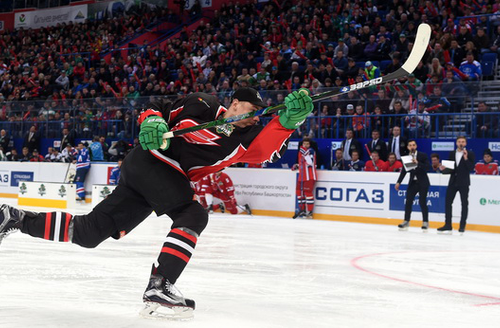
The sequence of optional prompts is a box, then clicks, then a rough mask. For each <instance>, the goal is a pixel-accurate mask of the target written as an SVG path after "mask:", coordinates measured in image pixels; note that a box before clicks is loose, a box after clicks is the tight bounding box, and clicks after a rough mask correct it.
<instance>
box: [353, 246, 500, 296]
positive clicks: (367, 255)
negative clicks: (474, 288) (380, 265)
mask: <svg viewBox="0 0 500 328" xmlns="http://www.w3.org/2000/svg"><path fill="white" fill-rule="evenodd" d="M401 253H402V252H388V253H374V254H366V255H361V256H358V257H355V258H353V259H352V260H351V265H352V266H353V267H355V268H356V269H358V270H361V271H363V272H366V273H370V274H373V275H375V276H379V277H382V278H386V279H390V280H394V281H399V282H404V283H407V284H412V285H417V286H421V287H426V288H433V289H437V290H442V291H445V292H449V293H456V294H463V295H469V296H475V297H481V298H488V299H491V300H496V301H500V297H494V296H488V295H482V294H477V293H469V292H463V291H460V290H454V289H449V288H444V287H439V286H432V285H427V284H422V283H419V282H415V281H410V280H405V279H401V278H396V277H391V276H387V275H385V274H381V273H377V272H374V271H370V270H368V269H365V268H363V267H362V266H361V265H359V264H358V261H359V260H361V259H365V258H367V257H374V256H379V255H389V254H401ZM405 253H407V252H405ZM488 305H500V302H495V303H484V304H474V306H488Z"/></svg>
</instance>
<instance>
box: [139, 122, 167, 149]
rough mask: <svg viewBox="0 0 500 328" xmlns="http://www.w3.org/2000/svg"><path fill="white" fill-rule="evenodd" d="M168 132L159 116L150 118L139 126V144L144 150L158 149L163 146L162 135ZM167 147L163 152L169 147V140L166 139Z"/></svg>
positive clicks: (165, 123)
mask: <svg viewBox="0 0 500 328" xmlns="http://www.w3.org/2000/svg"><path fill="white" fill-rule="evenodd" d="M166 132H168V125H167V122H165V120H164V119H163V117H160V116H150V117H148V118H146V119H145V120H144V122H142V124H141V131H140V132H139V142H140V144H141V146H142V149H144V150H155V149H159V148H160V146H162V144H163V142H164V141H163V134H164V133H166ZM166 142H167V145H166V147H165V148H162V149H163V150H165V149H167V148H168V146H170V139H166Z"/></svg>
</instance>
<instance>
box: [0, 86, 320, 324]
mask: <svg viewBox="0 0 500 328" xmlns="http://www.w3.org/2000/svg"><path fill="white" fill-rule="evenodd" d="M264 106H265V104H264V102H263V101H262V98H261V97H260V95H259V94H258V93H257V91H256V90H254V89H249V88H240V89H238V90H236V91H235V92H234V94H233V96H232V98H231V102H230V106H229V107H228V108H227V109H226V108H224V107H222V106H221V105H220V104H219V102H218V100H217V98H216V97H215V96H212V95H208V94H203V93H194V94H190V95H188V96H186V97H184V98H181V99H178V100H176V101H175V102H174V103H173V104H172V103H170V102H168V101H166V100H160V101H155V102H153V103H151V104H149V106H147V107H146V109H145V110H143V111H142V113H141V115H140V118H139V123H140V133H139V141H140V144H141V147H135V148H133V149H132V151H131V152H130V153H129V154H128V155H127V157H126V158H125V160H124V161H123V165H122V167H121V177H120V181H119V183H118V186H117V187H116V189H115V190H114V191H113V193H111V195H109V196H108V197H107V198H106V199H104V200H103V201H102V202H100V203H99V204H98V205H97V206H96V207H95V208H94V209H93V211H92V212H90V213H88V214H86V215H74V216H73V215H71V214H69V213H65V212H51V213H34V212H28V211H22V210H18V209H15V208H13V207H10V206H8V205H2V207H0V239H2V238H3V237H5V235H6V234H7V233H9V232H11V231H13V230H15V229H20V230H21V232H23V233H27V234H30V235H31V236H34V237H39V238H44V239H47V240H54V241H66V242H73V243H75V244H78V245H81V246H83V247H89V248H93V247H96V246H97V245H99V244H100V243H101V242H103V241H104V240H106V239H107V238H109V237H113V238H115V239H118V238H121V237H124V236H125V235H126V234H128V233H129V232H130V231H131V230H132V229H134V228H135V227H136V226H137V225H138V224H140V223H141V222H142V221H143V220H144V219H146V218H147V217H148V216H149V215H150V214H151V213H152V212H153V210H154V211H155V213H156V214H157V215H162V214H167V215H168V216H169V217H170V218H171V219H172V221H173V224H172V230H171V231H170V232H169V233H168V235H167V238H166V240H165V243H164V244H163V246H162V248H161V253H160V255H159V257H158V266H155V265H153V269H152V273H151V277H150V280H149V284H148V286H147V288H146V291H145V292H144V294H143V300H144V302H145V303H146V306H145V308H144V310H143V311H142V312H141V314H142V315H143V316H147V317H151V316H160V317H167V318H171V319H182V318H189V317H192V313H193V310H194V307H195V303H194V301H193V300H190V299H186V298H184V297H183V296H182V294H181V293H180V292H179V291H178V290H177V288H176V287H175V282H176V281H177V279H178V278H179V276H180V275H181V273H182V271H183V270H184V268H185V267H186V265H187V263H188V262H189V260H190V258H191V256H192V254H193V252H194V248H195V246H196V242H197V240H198V238H199V236H200V234H201V232H202V231H203V230H204V229H205V227H206V225H207V223H208V214H207V213H206V211H205V209H204V208H203V207H202V206H201V205H200V204H199V203H198V202H196V201H195V200H193V190H192V189H191V184H190V180H191V181H197V180H200V179H201V178H202V177H204V176H206V175H208V174H210V173H214V172H217V171H220V170H221V169H222V168H224V167H227V166H230V165H231V164H233V163H238V162H246V163H260V162H265V161H276V160H278V159H279V158H280V157H281V154H282V153H283V152H284V151H285V150H286V145H287V140H288V139H289V137H290V135H291V134H292V133H293V132H294V131H295V129H296V128H297V127H298V126H300V124H302V123H303V122H304V120H305V118H306V117H307V116H308V115H309V114H310V113H311V111H312V110H313V103H312V100H311V98H310V97H309V96H308V95H307V91H306V92H304V91H302V92H300V91H296V92H293V93H291V94H289V95H288V96H287V97H286V99H285V106H286V108H285V109H283V110H281V111H279V113H278V116H276V117H274V118H273V119H272V120H271V121H270V122H269V123H268V124H267V125H266V126H265V127H263V126H261V125H257V123H258V122H259V117H258V116H256V117H250V118H247V119H245V120H240V121H237V122H234V123H233V124H228V125H224V126H222V127H218V128H210V129H205V130H200V131H196V132H193V133H187V134H184V135H183V136H182V137H176V138H173V139H168V140H167V142H166V145H165V146H166V148H164V150H161V149H160V146H162V143H163V134H164V133H165V132H168V131H169V130H170V129H173V130H177V129H181V128H184V127H188V126H194V125H198V124H201V123H204V122H208V121H213V120H214V119H216V118H229V117H232V116H236V115H239V114H244V113H249V112H251V111H253V110H256V109H258V108H261V107H264Z"/></svg>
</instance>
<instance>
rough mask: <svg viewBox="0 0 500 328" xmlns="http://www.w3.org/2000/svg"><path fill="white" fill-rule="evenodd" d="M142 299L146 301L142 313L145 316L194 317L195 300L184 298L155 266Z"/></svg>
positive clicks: (158, 317)
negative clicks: (158, 272)
mask: <svg viewBox="0 0 500 328" xmlns="http://www.w3.org/2000/svg"><path fill="white" fill-rule="evenodd" d="M142 300H143V301H144V303H145V307H144V309H143V310H142V311H141V313H140V314H141V315H142V316H143V317H146V318H152V319H168V320H189V319H191V318H193V310H194V308H195V303H194V301H193V300H191V299H188V298H184V296H182V294H181V292H180V291H179V290H178V289H177V288H176V287H175V286H174V285H173V284H171V283H170V282H169V281H168V280H166V279H165V278H163V277H162V276H161V275H159V274H157V273H156V269H155V268H154V267H153V273H152V274H151V278H149V284H148V287H147V288H146V291H145V292H144V295H143V296H142Z"/></svg>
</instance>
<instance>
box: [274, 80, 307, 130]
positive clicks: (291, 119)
mask: <svg viewBox="0 0 500 328" xmlns="http://www.w3.org/2000/svg"><path fill="white" fill-rule="evenodd" d="M285 106H286V109H282V110H280V111H279V112H278V115H279V116H280V118H279V120H280V123H281V125H283V127H285V128H287V129H291V130H293V129H296V128H298V127H299V126H300V125H301V124H302V123H304V121H305V119H306V117H307V116H308V115H309V114H310V113H311V112H312V110H313V108H314V105H313V102H312V99H311V97H309V90H307V89H304V88H302V89H300V90H299V91H294V92H292V93H290V94H289V95H288V96H286V98H285Z"/></svg>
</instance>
